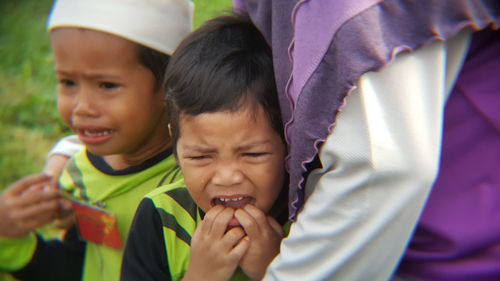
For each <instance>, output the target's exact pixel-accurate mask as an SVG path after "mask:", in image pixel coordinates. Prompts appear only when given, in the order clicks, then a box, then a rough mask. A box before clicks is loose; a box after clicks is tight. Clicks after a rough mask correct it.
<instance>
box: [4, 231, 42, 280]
mask: <svg viewBox="0 0 500 281" xmlns="http://www.w3.org/2000/svg"><path fill="white" fill-rule="evenodd" d="M36 245H37V239H36V236H35V234H34V233H30V234H28V235H26V236H24V237H20V238H10V237H2V236H0V270H1V271H15V270H19V269H21V268H23V267H25V266H26V265H27V264H28V263H29V262H30V260H31V258H32V257H33V254H34V253H35V250H36Z"/></svg>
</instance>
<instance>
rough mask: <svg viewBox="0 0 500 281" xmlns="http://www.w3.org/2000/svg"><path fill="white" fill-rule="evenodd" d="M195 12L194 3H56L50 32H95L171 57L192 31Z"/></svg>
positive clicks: (145, 0)
mask: <svg viewBox="0 0 500 281" xmlns="http://www.w3.org/2000/svg"><path fill="white" fill-rule="evenodd" d="M193 11H194V4H193V3H192V2H191V1H190V0H56V1H55V2H54V5H53V7H52V12H51V14H50V15H49V20H48V22H47V28H48V29H49V30H53V29H55V28H58V27H79V28H86V29H94V30H98V31H102V32H107V33H111V34H114V35H116V36H119V37H123V38H125V39H128V40H130V41H133V42H136V43H138V44H141V45H144V46H146V47H150V48H152V49H155V50H157V51H160V52H162V53H165V54H168V55H171V54H172V52H173V51H174V50H175V48H176V47H177V45H178V44H179V43H180V41H181V40H182V39H183V38H184V37H185V36H186V35H187V34H188V33H189V32H190V31H191V29H192V18H193Z"/></svg>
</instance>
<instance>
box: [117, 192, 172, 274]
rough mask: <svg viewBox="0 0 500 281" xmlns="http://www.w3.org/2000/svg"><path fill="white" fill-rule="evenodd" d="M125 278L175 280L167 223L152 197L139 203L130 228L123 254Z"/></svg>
mask: <svg viewBox="0 0 500 281" xmlns="http://www.w3.org/2000/svg"><path fill="white" fill-rule="evenodd" d="M121 280H122V281H128V280H130V281H135V280H144V281H146V280H164V281H165V280H166V281H168V280H171V277H170V271H169V266H168V262H167V253H166V251H165V239H164V237H163V224H162V221H161V217H160V215H159V214H158V212H157V211H156V208H155V206H154V203H153V201H151V199H149V198H144V199H143V200H142V201H141V203H140V204H139V207H138V208H137V212H136V214H135V217H134V221H133V223H132V227H131V228H130V232H129V235H128V238H127V244H126V246H125V252H124V255H123V261H122V269H121Z"/></svg>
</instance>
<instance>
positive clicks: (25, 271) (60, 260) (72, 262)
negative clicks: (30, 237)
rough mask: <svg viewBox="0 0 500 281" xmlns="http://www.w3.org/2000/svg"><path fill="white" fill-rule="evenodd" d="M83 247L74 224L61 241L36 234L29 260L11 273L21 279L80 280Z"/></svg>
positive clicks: (24, 280) (36, 280) (40, 280)
mask: <svg viewBox="0 0 500 281" xmlns="http://www.w3.org/2000/svg"><path fill="white" fill-rule="evenodd" d="M85 247H86V243H85V242H84V241H82V240H80V238H79V237H78V231H77V228H76V226H73V227H71V228H70V229H69V230H68V232H67V233H66V235H65V236H64V239H63V241H60V240H48V241H45V240H44V239H43V238H42V237H41V236H38V235H37V247H36V250H35V253H34V255H33V257H32V258H31V261H30V262H29V263H28V265H26V266H25V267H24V268H22V269H21V270H18V271H15V272H11V274H12V275H13V276H14V277H15V278H17V279H18V280H21V281H52V280H54V281H56V280H57V281H59V280H65V281H66V280H67V281H73V280H74V281H80V280H81V279H82V270H83V259H84V256H85Z"/></svg>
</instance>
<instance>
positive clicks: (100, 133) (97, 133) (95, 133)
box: [80, 130, 114, 137]
mask: <svg viewBox="0 0 500 281" xmlns="http://www.w3.org/2000/svg"><path fill="white" fill-rule="evenodd" d="M80 132H81V134H82V135H84V136H87V137H103V136H107V135H110V134H112V133H113V132H114V131H113V130H81V131H80Z"/></svg>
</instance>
